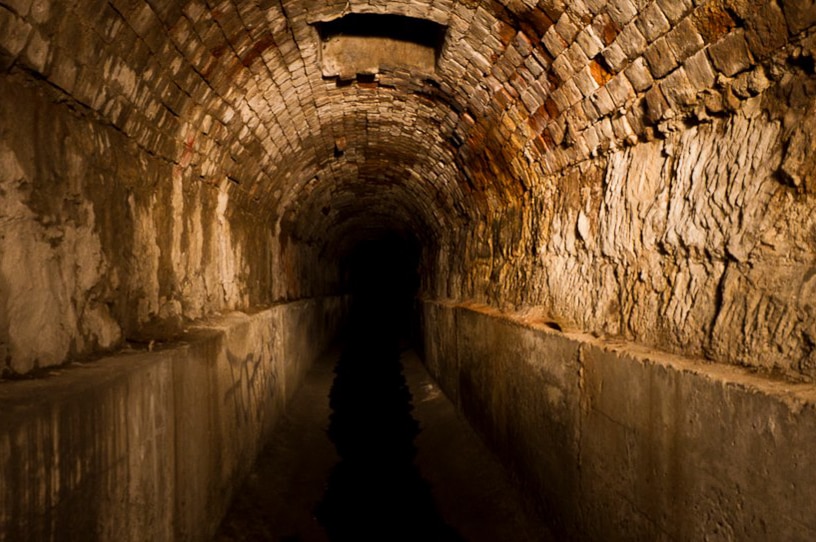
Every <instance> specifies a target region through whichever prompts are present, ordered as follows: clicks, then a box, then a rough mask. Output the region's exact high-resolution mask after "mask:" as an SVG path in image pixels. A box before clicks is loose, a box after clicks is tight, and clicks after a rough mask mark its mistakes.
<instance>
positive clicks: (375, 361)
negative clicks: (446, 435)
mask: <svg viewBox="0 0 816 542" xmlns="http://www.w3.org/2000/svg"><path fill="white" fill-rule="evenodd" d="M358 326H359V327H358V328H357V329H355V330H354V331H353V332H352V333H351V336H350V340H349V342H348V343H347V345H346V347H345V350H344V352H343V354H342V356H341V357H340V360H339V362H338V363H337V366H336V368H335V375H336V376H335V379H334V383H333V385H332V389H331V394H330V405H331V409H332V414H331V417H330V423H329V429H328V435H329V438H330V439H331V440H332V442H333V443H334V445H335V447H336V450H337V453H338V455H339V456H340V458H341V461H340V462H339V463H338V464H337V465H336V466H335V467H334V469H333V471H332V473H331V476H330V477H329V481H328V487H327V490H326V493H325V496H324V497H323V500H322V501H321V502H320V504H319V506H318V507H317V518H318V520H319V521H320V523H321V524H322V525H323V526H324V528H325V529H326V532H327V534H328V536H329V539H330V540H333V541H343V540H395V541H398V540H404V541H414V540H428V541H433V540H437V541H459V540H462V538H461V537H460V536H459V535H458V534H457V532H456V531H455V530H454V529H453V528H452V527H450V526H449V525H447V524H446V523H445V521H444V520H443V519H442V517H441V516H440V515H439V513H438V512H437V510H436V506H435V504H434V500H433V497H432V495H431V490H430V487H429V485H428V483H427V482H426V481H425V480H424V479H423V478H422V476H421V475H420V473H419V471H418V470H417V467H416V465H415V463H414V458H415V455H416V451H417V450H416V446H415V445H414V439H415V438H416V436H417V435H418V434H419V430H420V428H419V423H418V422H417V420H416V419H414V417H413V416H412V410H413V405H412V402H411V399H412V396H411V392H410V391H409V389H408V386H407V384H406V381H405V377H404V376H403V368H402V364H401V361H400V349H399V339H398V337H397V335H396V334H395V333H393V332H392V331H391V330H389V329H387V328H384V327H383V326H382V325H381V324H380V323H379V322H377V320H376V319H374V318H372V319H369V320H368V323H367V324H365V325H361V324H359V323H358Z"/></svg>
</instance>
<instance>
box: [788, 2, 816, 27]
mask: <svg viewBox="0 0 816 542" xmlns="http://www.w3.org/2000/svg"><path fill="white" fill-rule="evenodd" d="M780 3H781V4H782V12H783V13H784V14H785V20H786V21H787V22H788V28H789V29H790V31H791V33H793V34H798V33H799V32H802V31H803V30H807V29H808V28H810V27H811V26H813V25H814V24H816V0H782V1H781V2H780Z"/></svg>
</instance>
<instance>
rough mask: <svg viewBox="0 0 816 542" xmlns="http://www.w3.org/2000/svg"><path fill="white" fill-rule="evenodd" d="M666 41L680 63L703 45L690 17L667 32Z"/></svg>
mask: <svg viewBox="0 0 816 542" xmlns="http://www.w3.org/2000/svg"><path fill="white" fill-rule="evenodd" d="M666 42H667V43H668V45H669V49H671V51H672V53H674V57H675V58H676V59H677V61H678V62H681V63H682V62H683V61H684V60H686V59H687V58H688V57H690V56H691V55H693V54H694V53H696V52H697V51H699V50H700V49H702V48H703V47H704V46H705V42H703V38H702V36H700V33H699V32H697V28H696V27H695V26H694V22H693V20H692V19H691V18H690V17H689V18H686V19H683V22H681V23H680V24H678V25H677V26H676V27H675V28H674V29H672V31H671V32H669V34H668V35H667V36H666Z"/></svg>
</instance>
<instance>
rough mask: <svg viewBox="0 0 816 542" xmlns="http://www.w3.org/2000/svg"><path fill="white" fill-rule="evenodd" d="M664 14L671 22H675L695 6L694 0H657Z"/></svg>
mask: <svg viewBox="0 0 816 542" xmlns="http://www.w3.org/2000/svg"><path fill="white" fill-rule="evenodd" d="M657 5H658V6H659V7H660V9H661V11H663V14H664V15H666V18H667V19H668V20H669V22H670V23H672V24H675V23H677V21H679V20H680V19H682V18H683V17H684V16H685V15H686V14H687V13H688V12H690V11H691V9H692V8H693V7H694V1H693V0H657Z"/></svg>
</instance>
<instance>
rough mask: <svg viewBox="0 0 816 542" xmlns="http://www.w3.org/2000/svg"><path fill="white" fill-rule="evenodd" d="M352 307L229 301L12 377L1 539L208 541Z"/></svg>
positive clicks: (0, 417) (4, 420) (7, 392)
mask: <svg viewBox="0 0 816 542" xmlns="http://www.w3.org/2000/svg"><path fill="white" fill-rule="evenodd" d="M344 310H345V301H344V299H343V298H322V299H309V300H303V301H298V302H293V303H287V304H281V305H277V306H274V307H272V308H269V309H267V310H263V311H260V312H258V313H256V314H252V315H247V314H243V313H231V314H229V315H227V316H224V317H220V318H218V319H213V320H211V321H208V322H205V323H201V324H198V325H196V326H195V327H192V328H190V330H189V332H188V333H187V334H186V335H185V337H184V339H183V340H182V342H180V343H174V344H172V345H170V344H169V345H167V346H166V347H163V348H161V349H159V350H156V351H152V352H147V351H140V352H129V353H122V354H119V355H116V356H113V357H110V358H106V359H103V360H100V361H98V362H94V363H87V364H75V365H74V366H71V367H69V368H66V369H64V370H60V371H54V372H53V373H52V375H51V376H48V377H46V378H43V379H37V380H25V381H18V382H7V383H4V384H3V385H2V386H0V540H3V541H11V540H15V541H17V540H54V539H59V540H93V539H97V540H134V541H135V540H140V541H141V540H203V539H208V538H209V537H210V536H212V533H213V532H214V529H215V528H216V527H217V525H218V522H219V520H220V518H221V516H222V515H223V513H224V511H225V509H226V507H227V505H228V504H229V501H230V498H231V496H232V493H233V491H234V489H235V487H236V486H237V485H238V484H239V483H240V481H241V480H242V479H243V477H244V476H245V475H246V473H247V472H248V471H249V468H250V467H251V466H252V464H253V462H254V459H255V457H256V455H257V453H258V452H259V451H260V449H261V447H262V446H263V444H264V443H265V441H266V440H267V438H268V437H269V435H270V434H271V431H272V430H274V425H275V422H276V421H277V420H278V419H279V417H280V415H281V414H282V413H283V411H284V409H285V405H286V401H287V399H288V398H289V397H291V394H292V393H293V391H294V390H295V389H296V388H297V386H298V385H299V383H300V381H301V379H302V377H303V375H304V374H305V372H306V371H307V370H308V368H309V366H310V365H311V363H312V362H313V361H314V360H315V358H316V357H317V356H318V355H319V354H320V353H321V352H322V351H323V350H324V349H325V348H326V347H327V345H328V343H329V341H330V340H332V339H333V337H334V336H335V332H336V329H337V326H338V324H339V322H340V320H341V317H342V316H343V314H344ZM282 334H283V336H286V337H288V339H287V340H286V341H282V340H281V336H282Z"/></svg>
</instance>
